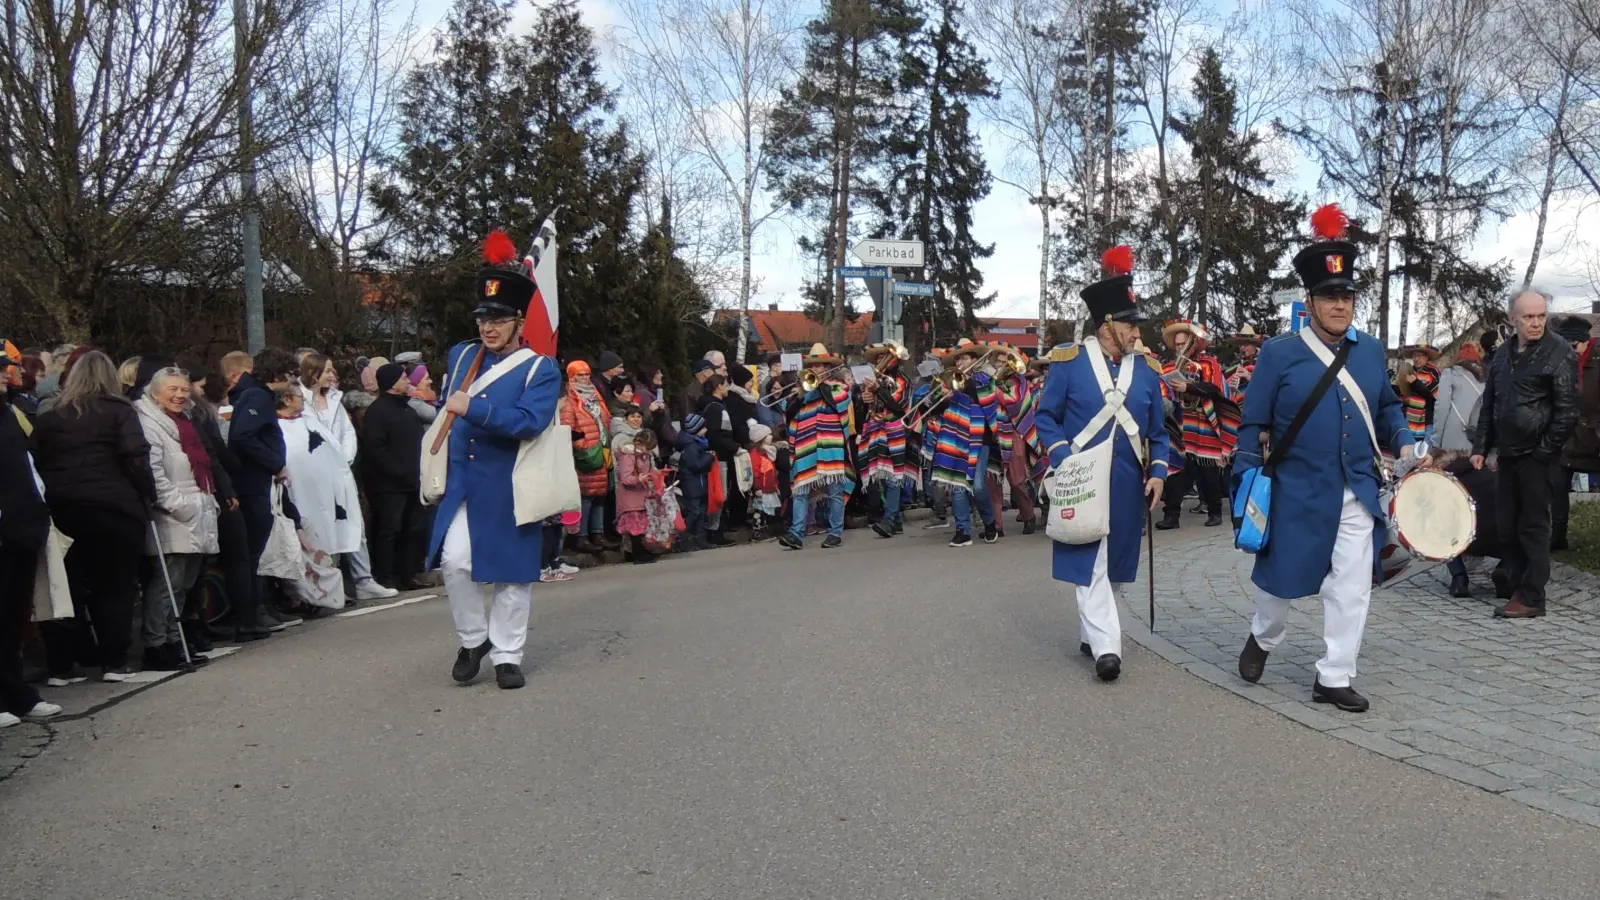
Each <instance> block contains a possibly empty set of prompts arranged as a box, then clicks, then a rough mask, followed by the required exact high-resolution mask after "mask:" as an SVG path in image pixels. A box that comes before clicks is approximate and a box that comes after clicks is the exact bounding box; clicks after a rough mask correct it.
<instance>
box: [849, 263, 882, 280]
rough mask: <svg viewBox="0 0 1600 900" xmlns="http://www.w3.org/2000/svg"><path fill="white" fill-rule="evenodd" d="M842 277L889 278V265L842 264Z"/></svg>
mask: <svg viewBox="0 0 1600 900" xmlns="http://www.w3.org/2000/svg"><path fill="white" fill-rule="evenodd" d="M839 277H840V278H888V277H889V267H888V266H840V267H839Z"/></svg>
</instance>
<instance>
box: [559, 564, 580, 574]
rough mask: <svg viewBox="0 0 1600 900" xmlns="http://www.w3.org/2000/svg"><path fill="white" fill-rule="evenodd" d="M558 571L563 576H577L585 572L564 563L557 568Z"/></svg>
mask: <svg viewBox="0 0 1600 900" xmlns="http://www.w3.org/2000/svg"><path fill="white" fill-rule="evenodd" d="M556 571H557V572H560V573H561V574H563V575H576V574H578V573H579V572H582V571H583V570H582V569H580V568H578V567H577V566H574V565H568V564H567V563H562V564H561V565H559V566H556Z"/></svg>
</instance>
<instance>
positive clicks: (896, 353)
mask: <svg viewBox="0 0 1600 900" xmlns="http://www.w3.org/2000/svg"><path fill="white" fill-rule="evenodd" d="M883 346H884V349H886V350H888V351H889V355H888V356H886V357H884V358H883V361H882V362H880V363H878V364H877V365H876V366H874V367H873V370H872V373H873V374H874V375H877V376H878V377H880V378H881V377H883V372H884V370H885V369H887V368H889V364H890V362H891V361H893V360H899V361H900V362H905V361H906V360H908V359H910V358H911V351H910V350H907V349H906V348H905V347H903V346H901V344H900V342H899V341H884V342H883Z"/></svg>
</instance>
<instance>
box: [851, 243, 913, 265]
mask: <svg viewBox="0 0 1600 900" xmlns="http://www.w3.org/2000/svg"><path fill="white" fill-rule="evenodd" d="M852 252H853V253H855V255H856V258H857V259H859V260H861V261H862V262H864V263H866V264H867V265H869V266H903V267H916V266H920V265H922V242H921V241H890V240H878V239H873V240H866V241H862V242H861V243H859V244H857V245H856V246H855V248H854V250H853V251H852Z"/></svg>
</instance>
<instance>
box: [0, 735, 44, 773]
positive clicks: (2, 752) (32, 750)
mask: <svg viewBox="0 0 1600 900" xmlns="http://www.w3.org/2000/svg"><path fill="white" fill-rule="evenodd" d="M53 737H54V734H53V733H52V732H51V730H50V728H49V726H47V725H41V724H39V723H37V722H23V723H22V724H21V725H13V726H11V727H10V728H6V729H0V781H5V780H6V779H7V778H10V777H11V776H12V775H15V774H17V773H18V772H20V771H22V767H23V766H26V765H27V764H28V761H29V760H31V759H33V758H34V757H36V756H38V755H39V754H41V753H43V752H44V750H45V748H46V747H48V746H50V741H51V739H52V738H53Z"/></svg>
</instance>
